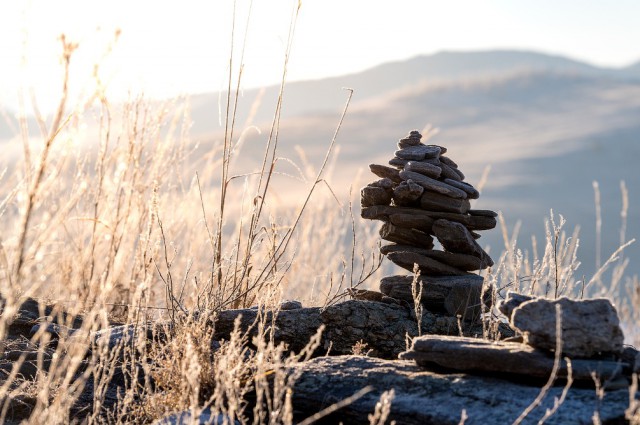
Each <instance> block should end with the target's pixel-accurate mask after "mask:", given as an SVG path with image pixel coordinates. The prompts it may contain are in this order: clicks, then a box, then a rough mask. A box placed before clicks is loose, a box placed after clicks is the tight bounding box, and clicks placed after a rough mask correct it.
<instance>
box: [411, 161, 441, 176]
mask: <svg viewBox="0 0 640 425" xmlns="http://www.w3.org/2000/svg"><path fill="white" fill-rule="evenodd" d="M404 169H405V170H406V171H414V172H416V173H420V174H422V175H423V176H427V177H431V178H434V179H437V178H438V177H440V172H441V168H440V167H438V166H437V165H433V164H429V163H428V162H420V161H409V162H407V165H405V166H404Z"/></svg>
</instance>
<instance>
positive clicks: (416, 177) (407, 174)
mask: <svg viewBox="0 0 640 425" xmlns="http://www.w3.org/2000/svg"><path fill="white" fill-rule="evenodd" d="M400 177H401V178H402V179H403V180H409V179H411V180H413V181H414V182H416V183H418V184H419V185H420V186H422V187H424V188H425V189H427V190H431V191H433V192H438V193H441V194H443V195H446V196H450V197H451V198H460V199H466V198H467V193H466V192H465V191H464V190H461V189H458V188H457V187H453V186H451V185H449V184H446V183H443V182H441V181H439V180H434V179H432V178H430V177H427V176H423V175H422V174H419V173H416V172H413V171H407V170H402V171H400Z"/></svg>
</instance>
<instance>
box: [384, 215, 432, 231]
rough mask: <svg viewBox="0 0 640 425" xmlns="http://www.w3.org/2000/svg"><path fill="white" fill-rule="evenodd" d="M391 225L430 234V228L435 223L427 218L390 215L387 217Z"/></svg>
mask: <svg viewBox="0 0 640 425" xmlns="http://www.w3.org/2000/svg"><path fill="white" fill-rule="evenodd" d="M389 221H390V222H391V224H393V225H395V226H397V227H404V228H408V229H416V230H420V231H421V232H424V233H427V234H428V233H431V227H432V226H433V222H434V221H435V220H434V219H432V218H431V217H428V216H417V215H411V214H391V215H390V216H389Z"/></svg>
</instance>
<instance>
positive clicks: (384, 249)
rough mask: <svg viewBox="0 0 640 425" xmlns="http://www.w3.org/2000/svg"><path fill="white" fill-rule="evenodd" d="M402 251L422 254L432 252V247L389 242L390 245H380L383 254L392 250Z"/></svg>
mask: <svg viewBox="0 0 640 425" xmlns="http://www.w3.org/2000/svg"><path fill="white" fill-rule="evenodd" d="M401 251H404V252H415V253H416V254H420V255H426V254H427V253H428V252H431V250H430V249H426V248H417V247H415V246H411V245H400V244H389V245H382V246H381V247H380V252H381V253H382V254H383V255H387V254H389V253H391V252H401Z"/></svg>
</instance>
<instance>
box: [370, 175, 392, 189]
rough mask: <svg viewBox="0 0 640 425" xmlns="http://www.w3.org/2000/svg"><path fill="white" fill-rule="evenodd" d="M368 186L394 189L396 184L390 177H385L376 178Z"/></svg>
mask: <svg viewBox="0 0 640 425" xmlns="http://www.w3.org/2000/svg"><path fill="white" fill-rule="evenodd" d="M367 186H372V187H380V188H382V189H385V190H393V186H394V184H393V180H391V179H390V178H387V177H384V178H382V179H380V180H376V181H374V182H371V183H369V184H368V185H367Z"/></svg>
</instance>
